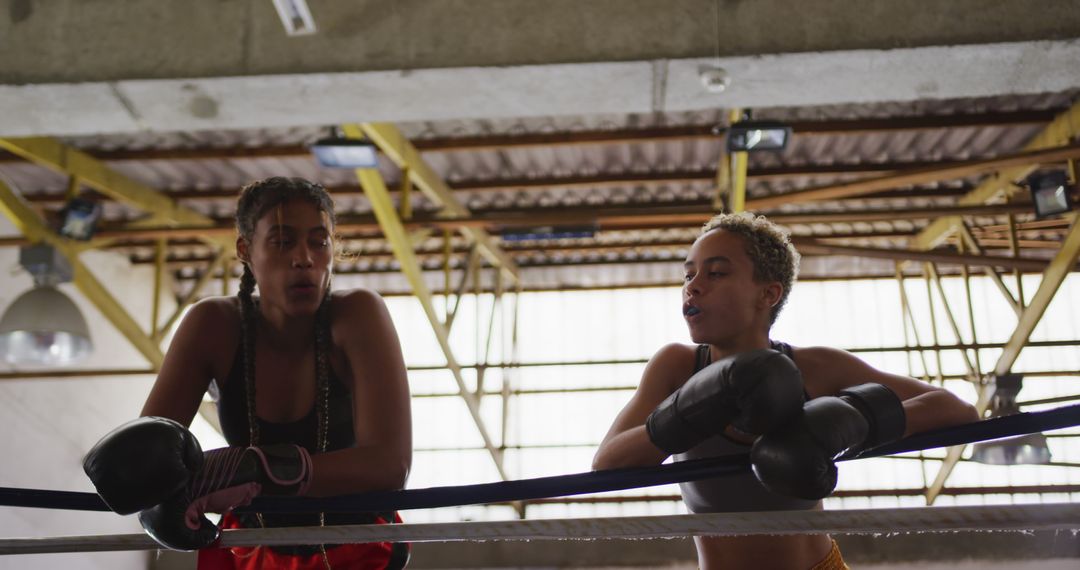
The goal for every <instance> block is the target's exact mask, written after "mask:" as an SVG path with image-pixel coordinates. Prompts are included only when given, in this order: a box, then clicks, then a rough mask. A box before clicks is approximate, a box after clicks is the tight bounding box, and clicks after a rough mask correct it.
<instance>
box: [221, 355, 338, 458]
mask: <svg viewBox="0 0 1080 570" xmlns="http://www.w3.org/2000/svg"><path fill="white" fill-rule="evenodd" d="M329 380H330V386H329V387H330V394H329V402H328V404H329V405H328V406H327V408H328V410H329V416H330V422H329V425H328V426H327V427H328V430H327V445H326V450H327V451H336V450H338V449H346V448H349V447H352V446H354V445H356V434H355V432H354V431H353V415H352V413H353V412H352V411H353V406H352V394H350V393H349V389H348V388H346V387H345V385H344V384H342V383H341V381H340V380H338V378H337V376H336V375H334V373H333V371H332V370H331V372H330V379H329ZM216 382H217V381H216V380H215V384H216ZM216 388H217V390H216V392H217V396H216V397H215V398H214V399H215V400H216V401H217V408H218V421H220V422H221V431H222V435H224V436H225V441H227V442H229V445H234V446H247V445H249V439H250V437H251V436H250V433H249V430H248V415H247V384H246V383H245V382H244V358H243V346H242V345H240V346H237V348H236V354H235V355H234V356H233V364H232V368H230V369H229V376H228V377H227V379H226V380H225V382H224V385H221V384H216ZM255 421H256V422H258V424H259V443H260V444H273V443H294V444H296V445H300V446H302V447H304V448H307V450H308V451H309V452H311V453H318V452H319V450H318V449H316V445H317V442H316V439H317V435H318V433H317V428H318V425H317V421H318V414H317V413H316V411H315V405H314V404H312V407H311V409H310V410H308V413H307V414H306V415H304V417H302V418H300V419H298V420H296V421H292V422H280V423H279V422H268V421H266V420H263V419H262V418H259V417H257V416H256V418H255Z"/></svg>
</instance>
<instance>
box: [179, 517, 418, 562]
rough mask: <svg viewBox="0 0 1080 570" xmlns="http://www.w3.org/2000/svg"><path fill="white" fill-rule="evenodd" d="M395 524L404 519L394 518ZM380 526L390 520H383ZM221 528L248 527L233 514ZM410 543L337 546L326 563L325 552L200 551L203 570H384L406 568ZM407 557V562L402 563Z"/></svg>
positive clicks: (329, 548)
mask: <svg viewBox="0 0 1080 570" xmlns="http://www.w3.org/2000/svg"><path fill="white" fill-rule="evenodd" d="M394 519H395V520H394V522H396V523H400V522H401V517H399V516H397V515H396V514H395V515H394ZM376 522H377V523H378V524H387V523H388V522H389V521H387V520H386V519H384V518H382V517H378V518H377V519H376ZM220 526H221V528H222V529H230V528H244V527H243V526H241V525H240V522H239V521H238V520H236V517H234V516H233V515H232V514H231V513H229V514H226V515H225V516H223V517H222V518H221V525H220ZM402 548H405V549H407V548H408V545H407V544H397V545H395V544H394V543H390V542H372V543H366V544H337V545H330V546H327V547H326V561H324V560H323V555H322V553H321V552H314V553H311V554H287V553H283V552H279V551H277V550H274V549H273V548H271V547H268V546H255V547H233V548H220V547H211V548H204V549H202V550H200V551H199V562H198V566H197V568H199V570H204V569H205V570H257V569H260V568H286V569H290V570H326V563H327V562H329V564H330V568H333V569H334V570H339V569H346V568H348V569H351V570H384V569H387V568H402V567H404V563H405V561H407V560H408V558H407V556H403V555H402V554H403V553H401V552H400V550H401V549H402ZM402 558H404V560H402Z"/></svg>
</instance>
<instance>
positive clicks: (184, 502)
mask: <svg viewBox="0 0 1080 570" xmlns="http://www.w3.org/2000/svg"><path fill="white" fill-rule="evenodd" d="M310 481H311V455H310V454H308V451H307V450H306V449H304V448H303V447H300V446H298V445H291V444H278V445H263V446H256V447H246V448H245V447H225V448H221V449H215V450H212V451H208V452H207V453H206V456H205V461H204V462H203V466H202V468H201V469H200V470H199V471H198V473H196V474H195V475H194V477H193V478H192V479H191V482H190V484H189V485H188V486H187V487H186V488H185V489H182V490H181V491H179V492H178V493H176V494H174V495H173V496H171V497H169V498H168V499H167V500H165V501H163V502H162V503H161V504H159V505H157V506H154V507H152V508H149V509H146V510H144V511H142V512H141V513H139V522H140V523H141V524H142V526H143V529H144V530H146V532H147V534H149V535H150V536H151V538H153V539H154V540H156V541H157V542H158V543H159V544H161V545H162V546H165V547H166V548H171V549H173V550H197V549H199V548H204V547H206V546H210V545H211V544H213V543H214V541H216V540H217V538H218V535H219V534H220V530H219V529H218V527H217V525H215V524H214V523H212V522H210V520H209V519H207V518H206V517H205V516H204V513H207V512H214V513H222V512H226V511H228V510H231V509H234V508H236V507H239V506H243V505H247V504H249V503H250V502H251V500H252V499H254V498H255V497H256V496H258V495H303V494H304V493H306V492H307V487H308V484H309V483H310Z"/></svg>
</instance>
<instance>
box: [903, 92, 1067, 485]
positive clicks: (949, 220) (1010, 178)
mask: <svg viewBox="0 0 1080 570" xmlns="http://www.w3.org/2000/svg"><path fill="white" fill-rule="evenodd" d="M1078 131H1080V103H1075V104H1073V106H1072V107H1070V108H1069V109H1068V110H1066V111H1064V112H1063V113H1061V114H1059V115H1058V116H1057V117H1055V118H1054V120H1053V121H1051V122H1050V124H1049V125H1047V126H1046V127H1045V128H1044V129H1043V130H1042V131H1040V132H1039V134H1038V135H1036V136H1035V138H1033V139H1032V140H1031V141H1030V142H1029V143H1028V144H1027V145H1025V146H1024V148H1023V149H1022V151H1035V150H1039V149H1046V148H1052V147H1058V146H1063V145H1067V144H1069V143H1070V142H1072V139H1073V137H1075V136H1076V135H1077V133H1078ZM1035 168H1036V165H1035V164H1029V165H1023V166H1013V167H1009V168H1004V169H1002V170H1000V171H998V172H997V173H996V175H994V176H992V177H990V178H988V179H987V180H985V181H984V182H982V183H981V184H979V185H978V186H977V187H976V188H975V189H974V190H972V191H971V192H968V193H967V194H965V195H964V196H963V197H961V198H960V200H959V202H958V204H959V205H961V206H970V205H976V204H986V203H988V202H991V201H993V200H997V199H1006V200H1007V199H1009V198H1010V197H1011V196H1012V194H1013V193H1015V192H1016V190H1017V186H1016V185H1015V184H1014V181H1016V180H1019V179H1021V178H1023V177H1025V176H1027V175H1028V174H1030V173H1031V172H1032V171H1033V170H1034V169H1035ZM958 229H959V230H960V231H961V234H962V238H963V239H964V240H965V241H967V242H968V245H969V246H971V247H972V248H973V249H975V250H976V251H977V250H978V244H977V243H975V239H974V236H972V235H971V232H970V231H969V230H968V229H967V227H966V226H965V223H964V219H963V218H962V217H961V216H946V217H942V218H938V219H937V220H934V221H933V222H931V223H930V225H928V226H927V227H926V228H924V229H923V230H922V231H921V232H919V234H918V235H917V236H916V237H915V238H914V239H913V240H912V242H911V243H912V246H913V247H914V248H915V249H933V248H934V247H936V246H937V245H938V244H940V243H941V242H942V241H943V240H945V239H946V238H947V237H948V236H949V235H950V234H951V233H952V232H953V231H955V230H958ZM1078 251H1080V231H1078V229H1077V222H1076V221H1075V215H1074V221H1073V226H1072V229H1071V230H1070V231H1069V235H1068V236H1067V237H1066V238H1065V240H1064V241H1063V242H1062V247H1061V249H1060V250H1059V251H1058V254H1057V255H1056V256H1055V257H1054V259H1053V261H1051V262H1050V265H1049V266H1047V267H1046V269H1045V270H1044V271H1043V279H1042V282H1041V283H1040V284H1039V289H1038V291H1037V292H1036V293H1035V297H1034V298H1033V299H1032V301H1031V304H1030V305H1029V306H1028V307H1027V308H1024V307H1023V300H1022V299H1015V298H1013V297H1012V295H1011V294H1008V289H1007V288H1006V287H1005V284H1004V283H1003V282H1001V277H1000V276H999V275H997V274H996V272H991V273H992V275H991V276H992V278H993V279H994V282H995V284H996V285H997V286H998V288H999V289H1001V290H1002V293H1005V294H1006V297H1008V299H1009V300H1010V305H1012V306H1013V309H1014V310H1015V311H1016V312H1017V315H1018V322H1017V325H1016V329H1015V330H1014V331H1013V334H1012V336H1011V337H1010V339H1009V342H1008V343H1007V344H1006V347H1005V350H1004V351H1003V352H1002V354H1001V356H1000V357H999V359H998V362H997V364H996V365H995V366H994V372H995V373H996V374H1003V373H1005V372H1008V371H1009V369H1011V368H1012V365H1013V363H1014V362H1015V361H1016V357H1017V356H1018V355H1019V354H1020V350H1021V349H1022V348H1023V346H1024V344H1026V343H1027V341H1028V338H1029V337H1030V336H1031V331H1032V330H1033V329H1034V327H1035V325H1036V324H1037V323H1038V321H1039V319H1041V318H1042V315H1043V311H1045V310H1046V306H1048V305H1049V304H1050V300H1051V299H1053V296H1054V294H1055V293H1056V292H1057V289H1058V287H1060V286H1061V282H1062V281H1063V280H1064V279H1065V275H1066V274H1068V272H1069V271H1071V270H1072V268H1073V266H1074V265H1075V263H1076V256H1077V252H1078ZM993 392H994V391H993V385H992V384H989V383H984V384H982V385H981V386H980V389H979V392H978V394H979V395H978V400H977V401H976V402H975V407H976V409H977V410H978V412H979V414H980V416H981V415H982V414H983V413H985V412H986V409H987V408H988V407H989V405H990V399H991V397H992V396H993ZM964 447H965V446H956V447H952V448H949V451H948V452H947V453H946V455H945V461H943V462H942V464H941V468H940V469H939V470H938V473H937V475H935V476H934V482H933V483H931V485H930V486H929V487H928V488H927V490H926V504H928V505H932V504H933V503H934V501H935V500H936V499H937V497H938V495H939V494H940V493H941V490H942V489H944V488H945V482H946V481H947V480H948V478H949V475H950V474H951V473H952V471H953V469H954V468H955V467H956V463H957V462H958V461H959V460H960V456H961V455H962V454H963V452H964Z"/></svg>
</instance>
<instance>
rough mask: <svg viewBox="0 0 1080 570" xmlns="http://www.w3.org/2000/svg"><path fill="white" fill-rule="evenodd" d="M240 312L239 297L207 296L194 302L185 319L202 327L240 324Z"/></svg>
mask: <svg viewBox="0 0 1080 570" xmlns="http://www.w3.org/2000/svg"><path fill="white" fill-rule="evenodd" d="M240 314H241V312H240V299H238V298H237V297H207V298H205V299H202V300H200V301H199V302H197V303H195V304H193V305H192V306H191V308H190V309H188V311H187V314H186V315H185V316H184V320H185V321H191V322H193V323H195V324H197V325H198V326H199V327H200V328H202V327H228V326H229V325H236V326H239V324H240Z"/></svg>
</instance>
